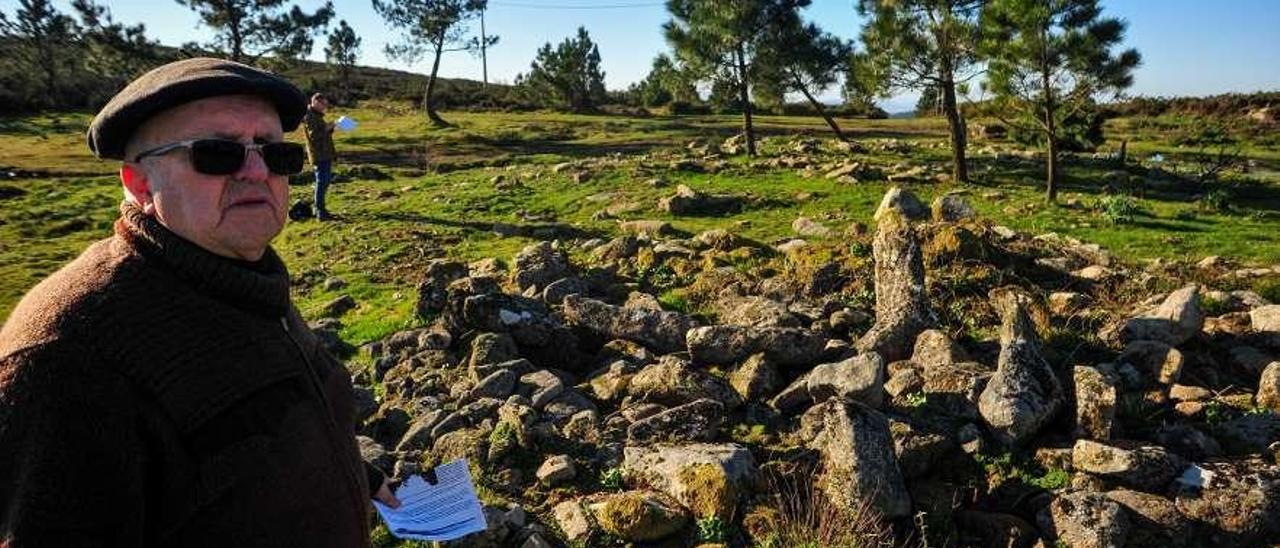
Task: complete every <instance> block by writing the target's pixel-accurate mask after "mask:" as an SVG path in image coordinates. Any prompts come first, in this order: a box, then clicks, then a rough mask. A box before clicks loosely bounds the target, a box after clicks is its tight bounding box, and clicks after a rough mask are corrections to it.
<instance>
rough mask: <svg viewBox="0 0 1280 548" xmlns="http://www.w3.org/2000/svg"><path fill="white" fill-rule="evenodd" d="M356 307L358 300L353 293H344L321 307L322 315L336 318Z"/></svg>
mask: <svg viewBox="0 0 1280 548" xmlns="http://www.w3.org/2000/svg"><path fill="white" fill-rule="evenodd" d="M355 307H356V300H355V299H354V298H352V297H351V295H343V296H341V297H338V298H336V299H333V300H332V301H329V302H327V303H325V304H324V306H323V307H322V308H321V312H320V315H321V316H324V317H326V318H336V317H338V316H341V315H343V314H346V313H347V312H350V311H351V309H353V308H355Z"/></svg>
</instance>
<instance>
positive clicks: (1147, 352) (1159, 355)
mask: <svg viewBox="0 0 1280 548" xmlns="http://www.w3.org/2000/svg"><path fill="white" fill-rule="evenodd" d="M1120 361H1122V362H1126V363H1128V364H1130V365H1132V366H1134V367H1135V368H1137V369H1138V371H1141V372H1142V373H1143V375H1145V376H1146V377H1147V378H1148V379H1150V380H1151V382H1153V383H1157V384H1162V385H1165V386H1169V385H1172V384H1174V383H1176V382H1178V379H1179V378H1180V377H1181V375H1182V365H1183V362H1184V360H1183V357H1182V352H1179V351H1178V349H1177V348H1174V347H1172V346H1169V345H1168V344H1165V343H1163V342H1160V341H1147V340H1143V341H1133V342H1131V343H1129V344H1128V345H1127V346H1125V348H1124V352H1123V353H1122V354H1120Z"/></svg>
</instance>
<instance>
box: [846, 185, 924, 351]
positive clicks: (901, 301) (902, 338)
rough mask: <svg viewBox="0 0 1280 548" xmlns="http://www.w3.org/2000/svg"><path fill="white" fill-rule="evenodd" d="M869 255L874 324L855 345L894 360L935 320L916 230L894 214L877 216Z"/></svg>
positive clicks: (910, 347) (910, 348)
mask: <svg viewBox="0 0 1280 548" xmlns="http://www.w3.org/2000/svg"><path fill="white" fill-rule="evenodd" d="M890 192H892V191H890ZM887 199H888V195H886V200H887ZM872 254H873V255H874V257H875V289H876V323H875V325H874V326H872V327H871V329H870V330H869V331H867V333H866V334H864V335H863V336H862V338H860V339H858V342H857V344H856V345H855V346H856V347H857V348H858V350H859V351H862V352H869V351H874V352H876V353H878V354H880V357H881V358H884V359H885V360H886V361H896V360H900V359H903V358H906V357H907V356H909V355H910V354H911V351H912V347H913V345H914V344H915V340H916V336H917V335H919V334H920V332H921V331H924V330H925V329H928V328H929V327H932V326H933V325H934V323H936V322H935V321H934V318H933V313H932V312H931V311H930V309H929V301H928V293H927V291H926V290H925V285H924V256H923V254H922V251H921V247H920V241H919V240H918V239H917V238H916V235H915V232H914V231H913V230H912V229H911V226H910V225H909V224H908V223H907V220H906V219H904V218H903V217H902V216H901V215H897V214H893V215H883V216H881V217H880V218H879V224H878V225H877V226H876V236H875V240H874V241H873V242H872Z"/></svg>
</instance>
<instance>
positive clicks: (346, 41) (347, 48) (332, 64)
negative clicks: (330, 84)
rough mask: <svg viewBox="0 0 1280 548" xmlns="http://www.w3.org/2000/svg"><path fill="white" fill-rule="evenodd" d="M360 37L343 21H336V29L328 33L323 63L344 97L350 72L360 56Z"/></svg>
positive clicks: (349, 85) (348, 85) (347, 88)
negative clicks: (332, 75)
mask: <svg viewBox="0 0 1280 548" xmlns="http://www.w3.org/2000/svg"><path fill="white" fill-rule="evenodd" d="M360 42H361V40H360V37H359V36H356V32H355V30H352V28H351V25H348V24H347V21H346V20H345V19H344V20H342V21H338V28H336V29H334V30H333V32H331V33H329V44H328V45H327V46H325V48H324V59H325V62H327V63H329V68H330V70H331V71H333V73H334V74H336V75H337V77H338V87H339V89H341V90H342V93H341V94H340V95H345V94H347V93H348V90H350V89H351V71H352V69H353V68H354V67H355V65H356V58H357V57H359V56H360Z"/></svg>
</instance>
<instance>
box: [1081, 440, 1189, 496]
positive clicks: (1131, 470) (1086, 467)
mask: <svg viewBox="0 0 1280 548" xmlns="http://www.w3.org/2000/svg"><path fill="white" fill-rule="evenodd" d="M1071 465H1072V467H1073V468H1074V469H1075V470H1079V471H1082V472H1088V473H1090V474H1093V475H1096V476H1099V477H1102V478H1104V479H1109V480H1113V481H1116V482H1119V483H1121V484H1124V485H1127V486H1129V487H1133V488H1135V489H1139V490H1142V491H1151V492H1159V491H1161V490H1163V489H1164V487H1165V486H1167V485H1168V484H1169V482H1170V481H1173V478H1175V477H1177V476H1178V474H1181V473H1182V471H1183V470H1184V469H1185V468H1186V467H1187V463H1186V461H1184V460H1182V458H1181V457H1179V456H1177V455H1175V454H1173V453H1170V452H1168V451H1166V450H1165V449H1164V448H1163V447H1160V446H1157V445H1141V444H1138V443H1135V442H1111V443H1109V444H1103V443H1099V442H1096V441H1091V440H1076V444H1075V447H1073V448H1072V450H1071Z"/></svg>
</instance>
